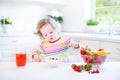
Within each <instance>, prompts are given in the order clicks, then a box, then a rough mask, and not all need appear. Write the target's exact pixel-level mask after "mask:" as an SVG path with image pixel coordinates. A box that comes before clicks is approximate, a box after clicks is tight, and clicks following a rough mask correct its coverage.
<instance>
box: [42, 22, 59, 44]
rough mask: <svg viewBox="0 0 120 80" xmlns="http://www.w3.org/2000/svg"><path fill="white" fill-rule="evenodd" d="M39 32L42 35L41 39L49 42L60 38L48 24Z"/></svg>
mask: <svg viewBox="0 0 120 80" xmlns="http://www.w3.org/2000/svg"><path fill="white" fill-rule="evenodd" d="M40 32H41V33H42V36H43V38H44V39H45V40H47V41H49V42H54V41H56V40H57V39H58V38H59V37H60V36H59V35H58V33H57V32H56V31H55V29H54V28H53V27H52V26H51V25H50V24H45V25H44V26H43V27H42V28H41V29H40Z"/></svg>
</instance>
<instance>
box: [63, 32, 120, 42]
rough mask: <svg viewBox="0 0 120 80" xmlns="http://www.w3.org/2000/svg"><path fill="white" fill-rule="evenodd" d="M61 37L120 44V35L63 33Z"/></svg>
mask: <svg viewBox="0 0 120 80" xmlns="http://www.w3.org/2000/svg"><path fill="white" fill-rule="evenodd" d="M61 35H62V36H66V37H71V38H75V39H87V40H99V41H110V42H120V35H113V34H111V35H108V34H92V33H69V32H62V33H61Z"/></svg>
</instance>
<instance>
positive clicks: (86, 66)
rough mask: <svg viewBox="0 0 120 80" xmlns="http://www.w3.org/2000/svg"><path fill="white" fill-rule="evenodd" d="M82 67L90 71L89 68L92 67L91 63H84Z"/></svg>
mask: <svg viewBox="0 0 120 80" xmlns="http://www.w3.org/2000/svg"><path fill="white" fill-rule="evenodd" d="M84 69H85V70H86V71H90V70H91V69H92V65H90V64H86V65H85V66H84Z"/></svg>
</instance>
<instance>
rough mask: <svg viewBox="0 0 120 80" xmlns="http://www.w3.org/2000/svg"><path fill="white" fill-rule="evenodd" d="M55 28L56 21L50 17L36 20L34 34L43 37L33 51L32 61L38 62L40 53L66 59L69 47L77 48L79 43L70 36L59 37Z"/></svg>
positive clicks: (56, 25) (56, 26)
mask: <svg viewBox="0 0 120 80" xmlns="http://www.w3.org/2000/svg"><path fill="white" fill-rule="evenodd" d="M57 28H58V24H57V22H55V21H54V20H52V19H51V18H45V19H41V20H40V21H39V22H38V24H37V33H36V34H38V35H39V36H40V37H41V38H43V40H42V41H41V44H40V47H39V48H37V49H36V50H35V51H34V52H33V55H32V58H33V60H34V61H36V62H40V61H41V58H40V56H41V55H44V56H45V57H49V56H57V57H58V56H59V57H60V58H61V60H63V61H67V57H68V54H67V53H68V50H69V48H70V47H72V48H74V49H76V48H79V45H78V44H77V43H75V42H73V41H72V40H71V39H70V38H64V37H61V36H60V34H59V33H58V31H57Z"/></svg>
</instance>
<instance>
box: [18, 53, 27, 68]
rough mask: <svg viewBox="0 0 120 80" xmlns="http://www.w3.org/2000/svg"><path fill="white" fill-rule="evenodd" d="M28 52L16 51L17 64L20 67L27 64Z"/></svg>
mask: <svg viewBox="0 0 120 80" xmlns="http://www.w3.org/2000/svg"><path fill="white" fill-rule="evenodd" d="M26 58H27V56H26V53H16V65H17V66H18V67H24V66H25V65H26Z"/></svg>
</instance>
